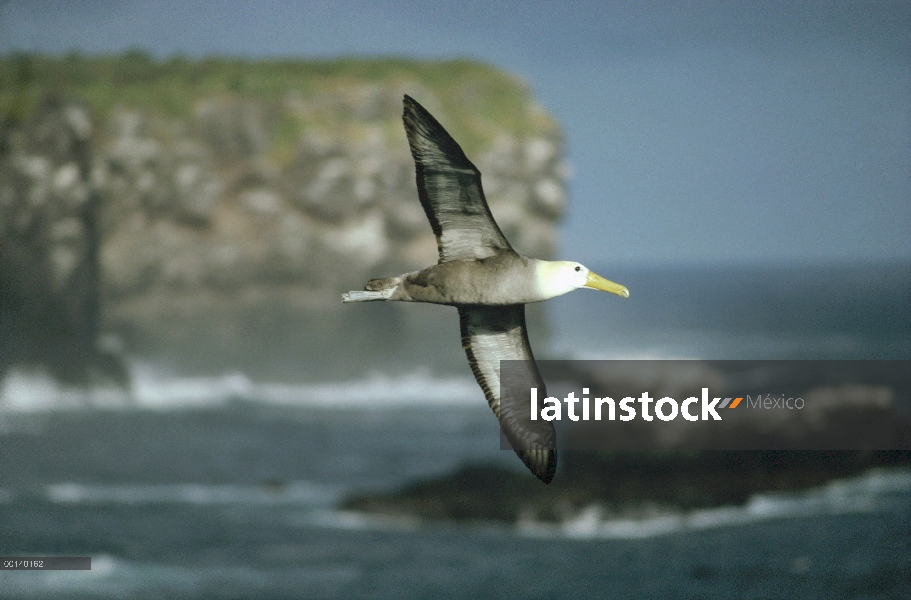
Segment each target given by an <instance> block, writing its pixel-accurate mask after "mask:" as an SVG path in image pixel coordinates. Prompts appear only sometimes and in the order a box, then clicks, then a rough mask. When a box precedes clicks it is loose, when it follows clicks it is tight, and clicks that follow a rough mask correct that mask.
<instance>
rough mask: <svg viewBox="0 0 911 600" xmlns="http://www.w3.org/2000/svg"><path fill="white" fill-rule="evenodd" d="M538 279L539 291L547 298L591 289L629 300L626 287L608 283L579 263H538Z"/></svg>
mask: <svg viewBox="0 0 911 600" xmlns="http://www.w3.org/2000/svg"><path fill="white" fill-rule="evenodd" d="M537 279H538V281H537V283H538V289H539V291H540V292H541V293H542V294H544V296H545V297H547V298H554V297H556V296H562V295H563V294H566V293H569V292H571V291H573V290H578V289H579V288H591V289H593V290H601V291H602V292H610V293H611V294H617V295H618V296H620V297H621V298H629V290H628V289H626V287H625V286H622V285H620V284H619V283H614V282H613V281H608V280H607V279H605V278H603V277H601V276H600V275H598V274H596V273H594V272H593V271H589V270H588V268H586V267H585V266H584V265H580V264H579V263H577V262H570V261H564V260H560V261H545V260H542V261H538V264H537Z"/></svg>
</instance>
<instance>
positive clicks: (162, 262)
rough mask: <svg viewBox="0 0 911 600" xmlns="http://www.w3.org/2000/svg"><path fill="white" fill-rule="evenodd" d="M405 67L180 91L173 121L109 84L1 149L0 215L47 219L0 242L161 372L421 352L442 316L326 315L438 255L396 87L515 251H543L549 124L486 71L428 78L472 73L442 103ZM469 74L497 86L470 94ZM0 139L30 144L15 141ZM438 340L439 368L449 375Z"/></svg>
mask: <svg viewBox="0 0 911 600" xmlns="http://www.w3.org/2000/svg"><path fill="white" fill-rule="evenodd" d="M127 58H129V57H127ZM127 58H125V59H124V60H127ZM134 59H135V57H134ZM153 66H154V65H153ZM143 68H149V69H151V68H152V67H149V66H146V67H143ZM187 68H188V67H186V66H184V67H182V69H183V70H186V69H187ZM311 68H312V65H311ZM409 68H410V67H408V66H407V65H405V66H404V67H401V68H399V67H397V70H396V71H395V72H396V73H397V74H396V76H395V77H390V78H387V79H384V78H382V77H380V78H373V79H370V80H360V79H358V78H351V77H347V78H344V77H343V78H339V77H335V76H331V75H326V76H324V77H321V76H319V75H314V76H313V77H312V78H311V79H312V81H310V80H307V81H309V84H308V85H307V86H303V89H302V88H301V86H288V87H287V88H286V89H281V90H279V91H278V92H274V91H273V92H272V93H271V95H265V94H259V95H256V94H250V93H244V92H243V91H242V90H241V91H239V92H237V91H231V90H230V89H229V90H227V91H222V92H219V93H206V92H204V91H199V90H197V89H196V88H192V87H191V88H188V89H190V90H191V91H192V93H191V97H190V98H188V99H185V100H186V105H187V107H188V110H187V111H185V112H184V113H182V114H178V115H176V116H175V115H173V114H168V112H167V111H166V110H163V109H160V107H159V108H156V107H155V106H151V107H150V106H148V105H146V106H139V107H137V106H135V105H133V104H131V103H130V102H129V100H128V99H127V98H123V99H118V98H116V92H115V98H114V100H112V101H109V102H108V104H109V105H110V107H109V108H106V109H105V110H103V111H102V110H86V109H84V108H77V107H76V105H66V106H63V107H62V108H60V109H59V111H58V112H59V114H58V113H47V114H44V113H42V112H41V111H38V112H39V114H40V115H41V116H40V117H39V120H42V119H43V121H41V122H46V124H45V125H43V127H44V128H45V129H47V131H49V132H50V133H49V134H48V135H49V136H51V137H50V138H48V140H49V141H47V142H34V143H33V142H32V141H29V142H21V143H19V142H16V143H14V144H13V145H12V146H10V147H9V149H8V150H7V151H6V153H5V155H4V156H5V157H6V158H5V159H4V167H3V171H2V173H3V175H2V177H3V180H2V181H3V186H4V187H3V189H4V190H6V191H5V192H4V194H5V196H4V198H5V200H4V204H3V206H4V207H5V208H4V209H3V210H4V211H6V212H5V213H4V215H6V214H7V212H8V211H9V210H12V209H10V208H9V207H12V206H26V205H29V206H30V204H29V203H32V204H34V203H36V202H37V203H43V204H42V206H44V207H45V208H43V209H41V210H43V211H45V213H47V214H50V212H53V213H54V215H55V216H54V218H53V225H50V224H48V223H49V222H48V221H47V219H45V220H43V221H41V222H42V223H43V224H42V225H40V226H39V230H40V232H41V233H40V234H37V237H33V238H29V239H30V240H31V241H29V242H28V243H24V242H21V241H15V242H11V241H10V240H20V238H21V235H22V234H21V233H17V232H20V231H25V229H23V227H27V226H26V225H10V226H7V224H8V223H9V224H13V223H19V222H20V221H21V220H22V218H23V217H15V218H6V217H5V216H4V220H3V224H4V227H5V228H4V229H3V230H2V235H0V243H3V244H4V246H3V247H4V248H8V249H10V250H9V252H14V251H15V252H19V254H22V255H23V257H22V258H20V259H18V260H21V261H27V260H40V261H41V263H42V265H44V266H43V267H42V268H43V269H44V271H43V272H42V273H43V274H42V275H41V276H39V279H40V280H41V281H42V282H43V284H42V285H44V284H46V285H47V286H50V288H49V289H54V290H55V292H54V293H55V294H57V295H61V294H62V295H66V294H67V293H68V292H65V291H64V290H65V289H69V288H67V287H66V286H81V287H80V289H81V290H84V293H82V295H81V296H80V297H81V298H83V297H84V298H85V300H84V301H80V302H83V304H84V303H88V304H87V305H86V307H82V304H80V305H79V306H80V308H76V307H75V306H74V307H73V308H72V311H75V313H80V314H86V315H87V314H92V315H95V316H93V317H92V318H91V319H87V320H86V325H85V327H87V329H86V332H95V331H96V330H97V329H98V325H97V324H96V321H95V320H96V319H97V318H99V315H100V318H101V323H102V329H103V330H104V331H106V332H112V333H115V334H116V337H119V339H120V340H121V342H122V344H123V345H124V346H125V348H126V350H127V351H128V352H129V353H131V354H133V355H138V356H140V357H146V358H150V359H153V360H158V361H162V362H165V363H167V364H169V365H170V366H172V367H174V368H175V369H177V370H178V371H184V372H194V371H197V372H198V371H224V370H230V369H244V370H246V371H247V372H249V373H250V374H252V375H254V376H257V375H259V376H262V377H279V378H285V379H287V378H292V379H293V378H296V377H299V376H306V375H308V374H312V373H316V372H318V373H322V374H327V373H331V371H333V370H336V369H337V370H338V371H339V372H347V373H350V372H351V362H352V361H355V363H356V364H360V363H362V362H363V368H365V369H366V368H371V367H373V368H383V367H384V366H388V365H387V364H384V361H385V362H389V363H390V364H394V362H401V361H407V360H409V359H411V358H415V357H421V356H426V355H428V354H433V355H436V354H438V353H437V352H433V353H428V352H426V346H427V345H428V344H431V343H432V341H433V339H434V338H438V337H439V336H448V337H450V338H451V339H452V340H453V342H455V341H456V340H457V339H458V328H457V325H456V323H457V321H456V319H455V316H454V314H453V315H452V316H451V318H449V319H446V318H441V312H440V311H445V310H446V309H445V308H440V307H420V308H419V309H418V310H402V307H397V306H366V307H364V306H360V307H355V308H354V309H351V307H348V306H346V307H344V308H343V307H342V306H341V305H340V303H339V295H340V294H341V293H342V292H344V291H347V290H348V289H361V288H362V287H363V284H364V283H365V282H366V280H367V279H369V278H370V277H376V276H390V275H396V274H398V273H401V272H405V271H409V270H415V269H420V268H424V267H426V266H429V265H431V264H433V263H435V262H436V258H437V256H436V243H435V240H434V238H433V235H432V234H431V231H430V227H429V225H428V223H427V221H426V218H425V216H424V214H423V210H422V209H421V206H420V203H419V202H418V199H417V191H416V187H415V183H414V166H413V164H412V160H411V156H410V154H409V150H408V145H407V142H406V140H405V135H404V131H403V129H402V125H401V117H400V115H401V110H402V109H401V100H402V95H403V93H409V94H411V95H413V96H414V97H415V98H417V99H418V100H419V101H420V102H422V103H424V104H425V106H427V107H428V109H429V110H431V112H433V113H434V114H435V116H436V117H437V118H438V119H439V120H440V121H441V122H442V123H443V124H444V125H445V126H447V127H448V128H450V130H451V132H452V133H453V134H454V135H455V136H456V138H457V139H459V141H462V142H463V146H464V147H465V149H466V152H467V153H468V154H469V157H470V158H471V159H472V160H473V161H474V162H475V164H476V165H477V166H478V168H479V169H480V170H481V171H482V173H483V174H484V184H485V190H486V192H487V196H488V199H489V201H490V204H491V210H492V212H493V213H494V215H495V217H496V218H497V220H498V222H499V224H500V226H501V228H502V229H503V231H504V233H505V234H506V235H507V237H508V238H509V239H510V240H511V242H512V243H513V245H514V246H515V247H516V249H517V250H519V251H520V252H523V253H527V254H529V255H532V256H536V257H541V258H549V257H551V256H553V254H554V251H555V248H556V244H557V235H556V225H557V222H558V220H559V218H560V217H561V215H562V214H563V211H564V208H565V204H566V193H565V178H566V172H567V169H566V167H565V166H564V164H563V162H562V160H561V152H562V148H561V140H560V134H559V130H558V129H557V127H556V126H555V125H554V123H553V122H552V121H551V120H550V119H549V118H548V117H547V116H546V115H544V113H543V112H542V111H541V110H540V109H539V108H537V107H536V106H535V105H534V103H533V102H532V101H531V99H530V98H529V97H528V95H527V93H526V92H525V91H524V89H523V87H522V86H521V84H520V83H518V82H516V81H514V80H512V79H509V78H508V77H507V76H505V75H503V74H501V73H496V72H494V71H492V70H490V69H489V68H487V67H482V66H475V67H472V66H471V65H465V64H459V65H455V66H452V65H450V66H446V65H440V66H439V71H440V72H439V73H438V74H437V77H438V78H439V76H442V77H443V78H445V77H446V76H447V74H448V72H447V69H449V70H450V71H453V73H452V77H453V78H456V79H457V78H458V77H467V76H466V75H465V73H466V72H467V73H468V74H469V75H472V73H473V75H472V77H474V79H472V78H468V79H465V81H466V82H468V83H466V84H465V85H464V86H460V87H458V88H456V89H459V90H462V92H460V93H464V94H465V97H464V98H462V99H451V98H449V97H448V96H447V95H446V94H445V93H444V92H445V91H443V90H437V89H434V87H433V86H432V85H430V84H428V83H427V81H426V79H427V77H426V70H427V69H428V68H429V67H428V66H427V65H421V66H420V68H418V67H417V66H415V67H414V73H412V74H411V75H409ZM245 69H246V71H245V73H246V74H247V75H245V76H249V77H252V76H253V75H256V73H257V71H256V66H255V65H249V64H248V65H246V67H245ZM262 69H263V70H266V69H267V67H265V66H263V67H262ZM422 69H423V70H422ZM472 69H474V70H475V71H478V72H477V73H476V72H474V71H472ZM159 70H160V71H162V72H164V71H165V69H164V67H163V66H161V67H160V68H159ZM325 70H326V71H327V72H331V71H332V69H331V68H329V67H326V69H325ZM421 73H425V74H424V75H421ZM478 73H481V75H483V77H487V78H490V79H491V80H492V81H495V82H496V86H494V87H496V88H497V89H500V90H501V91H500V92H495V91H485V88H484V86H482V85H480V84H477V83H471V82H474V81H476V80H478V77H480V75H479V74H478ZM251 74H252V75H251ZM150 77H152V75H150ZM161 77H164V75H161ZM422 77H424V79H422ZM153 78H154V77H153ZM150 85H151V84H150ZM491 85H493V84H491ZM74 86H76V84H74ZM497 86H499V87H497ZM76 87H77V88H78V86H76ZM200 87H201V86H200ZM488 87H489V86H488ZM501 88H502V89H505V90H506V91H507V92H508V94H509V97H510V98H512V100H510V101H511V102H512V106H515V107H517V108H516V109H515V110H512V111H511V113H510V114H509V118H510V119H512V121H513V123H512V125H509V126H506V125H502V124H499V123H497V122H495V121H490V122H488V121H485V120H484V119H485V116H484V113H483V111H482V110H481V108H480V107H483V106H485V105H486V104H490V103H496V102H497V101H498V97H499V96H496V95H494V94H501V95H502V94H505V93H506V92H503V91H502V89H501ZM79 89H81V88H79ZM75 95H76V96H78V94H75ZM124 95H126V92H124ZM516 97H518V98H520V99H519V100H518V101H517V100H516V99H515V98H516ZM460 100H464V101H460ZM147 104H148V103H147ZM454 106H455V107H459V108H458V109H456V108H453V107H454ZM474 106H477V107H479V108H478V109H477V110H473V108H472V107H474ZM55 114H57V115H58V116H53V115H55ZM67 115H71V116H67ZM72 115H78V116H72ZM471 119H476V121H472V120H471ZM516 123H518V125H516ZM29 131H30V130H29ZM460 133H461V134H462V135H460ZM54 136H56V137H54ZM7 137H8V138H9V139H11V140H12V139H19V140H38V139H43V138H40V136H39V137H35V136H34V135H33V134H32V133H29V132H28V131H26V130H21V131H20V130H17V131H13V132H10V133H9V135H7ZM51 138H53V139H51ZM58 138H59V139H58ZM463 140H464V141H463ZM30 144H31V145H30ZM35 144H37V145H35ZM58 213H59V216H57V214H58ZM29 214H37V213H34V210H33V211H32V213H29ZM42 214H44V213H42ZM16 219H19V220H18V221H17V220H16ZM95 224H97V234H93V233H92V232H93V231H94V229H93V228H94V227H95V226H96V225H95ZM93 235H94V237H93ZM17 236H19V237H17ZM15 248H20V249H21V250H13V249H15ZM26 248H27V249H28V250H26ZM4 253H6V250H4ZM38 257H41V258H40V259H39V258H38ZM95 257H97V262H94V261H95ZM23 264H24V263H23ZM74 269H75V270H74ZM15 270H21V268H18V267H17V268H16V269H15ZM74 273H76V274H74ZM77 274H78V275H77ZM76 281H78V282H79V283H78V284H77V283H75V282H76ZM17 285H18V284H17ZM54 286H56V287H54ZM61 286H62V287H61ZM89 290H91V293H89ZM22 294H24V295H25V297H33V295H32V293H31V292H25V291H23V292H22ZM93 302H95V303H100V312H99V311H98V310H96V309H95V308H93V307H89V305H91V304H92V303H93ZM407 308H409V309H414V308H415V307H407ZM449 312H452V311H449ZM532 319H534V315H532ZM377 324H382V327H379V328H378V327H377ZM437 334H439V336H438V335H437ZM86 336H88V337H92V334H91V333H85V334H84V335H83V337H86ZM415 339H417V340H418V341H417V342H416V343H415V342H414V340H415ZM421 340H426V343H425V342H422V341H421ZM452 345H453V346H454V348H453V349H452V350H451V352H449V353H448V354H447V353H446V352H444V353H442V354H441V355H440V356H439V358H440V364H441V365H444V366H445V365H447V364H449V365H456V364H458V365H462V362H463V361H464V358H463V357H462V356H461V352H460V350H459V348H458V345H457V343H454V344H452Z"/></svg>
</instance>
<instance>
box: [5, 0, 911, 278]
mask: <svg viewBox="0 0 911 600" xmlns="http://www.w3.org/2000/svg"><path fill="white" fill-rule="evenodd" d="M128 48H141V49H144V50H146V51H148V52H150V53H152V54H153V55H156V56H159V57H168V56H171V55H173V54H177V53H180V54H184V55H187V56H190V57H199V56H206V55H230V56H242V57H250V58H257V57H277V56H281V57H307V58H314V57H327V58H331V57H336V56H357V55H371V56H377V55H388V56H404V57H412V58H419V59H452V58H473V59H478V60H482V61H485V62H488V63H491V64H493V65H495V66H497V67H500V68H502V69H504V70H507V71H510V72H512V73H515V74H517V75H519V76H520V77H521V78H522V79H524V80H525V81H526V82H527V83H528V85H529V87H530V89H531V90H532V92H533V94H534V95H535V97H536V98H537V99H538V101H539V102H540V103H541V104H542V105H543V106H544V107H545V109H547V110H548V111H549V112H550V113H551V114H553V115H554V116H555V117H556V118H557V120H558V121H559V122H560V124H561V125H562V127H563V131H564V134H565V141H566V154H567V156H568V158H569V161H570V164H571V165H572V172H573V176H572V179H571V180H570V190H569V191H570V210H569V214H568V216H567V218H566V220H565V221H564V223H563V227H562V246H561V249H560V252H559V254H560V257H561V258H565V259H572V260H578V261H581V262H584V263H587V264H589V265H610V264H634V265H638V264H643V265H646V264H656V263H665V264H666V263H719V262H720V263H779V264H780V263H795V262H796V263H813V262H819V261H825V262H841V261H873V260H911V3H909V2H906V1H896V2H887V1H880V0H871V1H868V2H833V1H827V2H818V1H813V0H803V1H800V2H772V1H762V2H736V1H717V2H670V1H668V2H624V1H615V2H603V1H589V0H577V1H574V2H544V1H540V0H524V1H512V0H500V1H496V0H486V1H476V0H460V1H458V2H426V1H423V2H422V1H418V0H406V1H400V2H392V1H384V0H375V1H370V2H367V1H353V0H336V1H332V2H303V1H294V0H271V1H270V0H260V1H257V2H229V1H220V2H218V1H214V0H199V1H193V2H160V1H154V0H145V1H141V2H134V1H131V0H126V1H113V0H95V1H92V0H84V1H82V2H66V1H63V0H0V53H8V52H11V51H41V52H48V53H66V52H69V51H72V50H78V51H81V52H84V53H88V54H95V53H109V52H120V51H123V50H126V49H128Z"/></svg>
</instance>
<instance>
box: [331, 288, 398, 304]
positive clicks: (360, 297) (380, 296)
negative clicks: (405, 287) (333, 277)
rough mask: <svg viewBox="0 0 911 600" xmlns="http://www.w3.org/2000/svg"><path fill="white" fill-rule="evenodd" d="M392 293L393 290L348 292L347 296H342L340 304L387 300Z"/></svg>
mask: <svg viewBox="0 0 911 600" xmlns="http://www.w3.org/2000/svg"><path fill="white" fill-rule="evenodd" d="M394 291H395V288H390V289H388V290H382V291H379V292H372V291H369V290H367V291H353V292H348V293H347V294H342V302H374V301H377V300H389V298H390V297H392V292H394Z"/></svg>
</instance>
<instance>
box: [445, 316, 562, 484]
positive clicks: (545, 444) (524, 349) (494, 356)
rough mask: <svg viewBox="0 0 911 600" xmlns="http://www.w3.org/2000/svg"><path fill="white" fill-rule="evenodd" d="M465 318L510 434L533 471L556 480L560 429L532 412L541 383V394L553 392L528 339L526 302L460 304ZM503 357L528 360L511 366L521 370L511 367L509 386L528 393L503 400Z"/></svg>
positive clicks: (476, 365) (474, 360) (489, 392)
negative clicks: (533, 392)
mask: <svg viewBox="0 0 911 600" xmlns="http://www.w3.org/2000/svg"><path fill="white" fill-rule="evenodd" d="M459 322H460V325H461V329H462V347H463V348H464V349H465V353H466V354H467V355H468V363H469V364H470V365H471V370H472V372H473V373H474V376H475V379H477V380H478V384H479V385H480V386H481V389H482V390H484V395H485V396H486V397H487V402H488V403H489V404H490V408H492V409H493V412H494V414H495V415H497V418H498V419H499V421H500V427H501V428H502V429H503V433H504V434H506V439H508V440H509V443H510V444H511V445H512V447H513V450H515V451H516V454H518V455H519V458H521V459H522V462H524V463H525V465H526V466H527V467H528V468H529V469H531V471H532V473H534V474H535V475H537V476H538V477H539V478H540V479H541V481H543V482H544V483H550V480H551V479H553V476H554V472H555V471H556V468H557V443H556V434H555V432H554V427H553V425H551V423H550V422H549V421H542V420H539V421H532V420H531V417H530V410H529V407H530V404H529V400H528V398H529V396H528V393H529V390H530V388H532V387H537V388H538V397H539V398H545V397H546V396H547V392H546V391H545V389H544V381H543V380H542V379H541V374H540V373H539V372H538V366H537V365H536V364H535V359H534V356H532V353H531V346H530V345H529V344H528V334H527V333H526V331H525V305H524V304H513V305H509V306H459ZM501 360H514V361H523V362H522V363H521V364H520V363H516V364H515V365H511V367H512V366H515V367H518V369H517V370H513V369H512V368H510V371H509V373H510V381H508V382H506V385H508V386H512V385H515V386H516V387H517V388H521V389H524V393H519V394H512V393H508V394H506V395H505V396H504V397H503V398H502V401H501V397H500V391H501V387H500V386H501V370H500V361H501ZM523 398H525V400H523Z"/></svg>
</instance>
